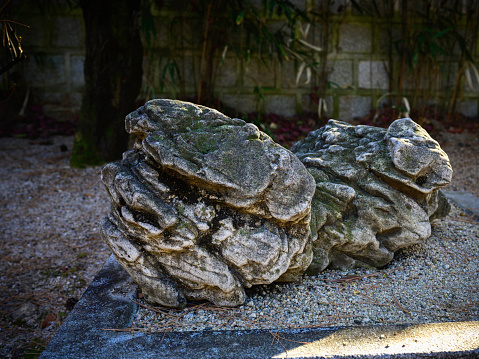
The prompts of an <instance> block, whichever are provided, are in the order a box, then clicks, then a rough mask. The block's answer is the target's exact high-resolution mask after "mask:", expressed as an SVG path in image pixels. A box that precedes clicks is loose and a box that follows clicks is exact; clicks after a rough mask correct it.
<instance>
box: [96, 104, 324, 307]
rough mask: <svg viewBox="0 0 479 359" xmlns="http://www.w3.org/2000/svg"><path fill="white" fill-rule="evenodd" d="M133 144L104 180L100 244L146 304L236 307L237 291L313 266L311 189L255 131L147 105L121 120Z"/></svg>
mask: <svg viewBox="0 0 479 359" xmlns="http://www.w3.org/2000/svg"><path fill="white" fill-rule="evenodd" d="M126 129H127V131H128V132H129V133H131V134H134V135H135V136H136V138H137V140H136V143H135V145H134V149H133V150H131V151H128V152H126V153H125V154H124V156H123V160H122V162H121V163H113V164H109V165H107V166H105V168H104V169H103V171H102V180H103V182H104V184H105V185H106V187H107V189H108V192H109V194H110V197H111V200H112V211H111V213H110V215H109V216H108V217H107V218H104V219H103V221H102V224H101V231H102V237H103V239H104V240H105V241H106V243H107V244H108V245H109V246H110V248H111V249H112V251H113V253H114V255H115V257H116V258H117V260H118V261H119V262H120V263H121V264H122V265H123V266H124V267H125V268H126V269H127V270H128V272H129V273H130V274H131V276H132V277H133V278H134V279H135V280H136V281H137V282H138V283H139V285H140V286H141V287H142V289H143V292H144V294H145V296H146V298H147V300H149V301H150V302H154V303H158V304H162V305H165V306H172V307H182V306H184V305H185V303H186V299H206V300H209V301H211V302H213V303H215V304H218V305H225V306H235V305H239V304H242V303H243V302H244V300H245V294H244V289H243V287H250V286H252V285H255V284H268V283H271V282H273V281H277V280H280V281H293V280H296V279H298V278H299V276H300V275H301V274H303V272H304V271H305V270H306V268H307V267H308V266H309V264H310V263H311V260H312V250H311V244H310V236H309V234H310V231H309V221H310V209H311V200H312V197H313V194H314V189H315V182H314V179H313V177H312V176H311V175H310V174H309V173H308V171H307V170H306V168H305V167H304V166H303V164H302V163H301V162H300V161H299V159H298V158H297V157H296V156H294V155H293V154H292V153H291V152H290V151H288V150H286V149H284V148H283V147H281V146H278V145H277V144H276V143H274V142H273V141H272V140H271V138H269V137H268V136H267V135H265V134H264V133H262V132H260V131H259V130H258V128H256V126H254V125H252V124H248V123H246V122H244V121H242V120H238V119H231V118H228V117H226V116H224V115H223V114H221V113H219V112H217V111H215V110H212V109H208V108H206V107H202V106H196V105H193V104H190V103H185V102H179V101H171V100H153V101H149V102H148V103H146V104H145V106H143V107H141V108H140V109H138V110H137V111H135V112H133V113H131V114H130V115H129V116H127V118H126Z"/></svg>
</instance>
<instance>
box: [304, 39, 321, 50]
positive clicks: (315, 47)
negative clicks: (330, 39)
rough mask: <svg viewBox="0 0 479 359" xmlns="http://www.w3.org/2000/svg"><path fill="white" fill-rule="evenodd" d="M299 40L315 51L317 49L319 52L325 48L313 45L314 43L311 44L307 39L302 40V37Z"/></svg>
mask: <svg viewBox="0 0 479 359" xmlns="http://www.w3.org/2000/svg"><path fill="white" fill-rule="evenodd" d="M298 42H299V43H301V44H303V45H304V46H306V47H308V48H310V49H312V50H314V51H317V52H321V51H323V48H322V47H319V46H315V45H312V44H310V43H309V42H306V41H304V40H302V39H298Z"/></svg>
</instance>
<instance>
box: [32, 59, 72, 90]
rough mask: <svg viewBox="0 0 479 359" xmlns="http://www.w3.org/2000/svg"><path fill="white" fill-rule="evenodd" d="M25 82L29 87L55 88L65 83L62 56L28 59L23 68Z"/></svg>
mask: <svg viewBox="0 0 479 359" xmlns="http://www.w3.org/2000/svg"><path fill="white" fill-rule="evenodd" d="M25 81H26V82H27V83H28V84H29V85H30V86H39V87H40V86H56V85H64V84H65V83H66V76H65V57H64V56H63V55H42V56H40V55H38V56H32V57H30V59H29V61H28V63H27V65H26V67H25Z"/></svg>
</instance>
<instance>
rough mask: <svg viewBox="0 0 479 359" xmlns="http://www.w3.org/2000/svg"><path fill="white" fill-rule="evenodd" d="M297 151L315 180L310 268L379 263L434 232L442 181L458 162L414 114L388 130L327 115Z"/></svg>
mask: <svg viewBox="0 0 479 359" xmlns="http://www.w3.org/2000/svg"><path fill="white" fill-rule="evenodd" d="M292 151H293V152H294V153H295V154H296V155H297V156H298V158H300V159H301V161H302V162H303V163H304V165H305V166H306V167H307V168H308V170H309V172H310V173H311V174H312V175H313V177H314V179H315V181H316V192H315V194H314V199H313V201H312V218H311V236H312V241H313V253H314V254H313V257H314V259H313V262H312V264H311V266H310V267H309V269H308V272H309V273H311V274H314V273H318V272H320V271H322V270H323V269H325V268H326V267H328V266H329V267H336V268H348V267H353V266H364V265H369V266H375V267H381V266H384V265H385V264H386V263H388V262H389V261H391V259H392V258H393V254H394V252H395V251H396V250H398V249H400V248H403V247H406V246H409V245H412V244H415V243H418V242H420V241H422V240H424V239H426V238H427V237H429V236H430V234H431V225H430V221H431V220H432V219H434V218H436V217H439V216H444V215H446V214H447V213H448V211H449V204H448V202H447V200H446V199H445V197H444V196H443V195H442V193H440V192H439V191H438V190H437V189H438V188H440V187H443V186H446V185H447V184H448V183H449V182H450V181H451V176H452V168H451V165H450V163H449V159H448V157H447V155H446V153H444V152H443V151H442V150H441V148H440V146H439V144H438V143H437V142H436V141H434V140H433V139H432V138H431V137H430V136H429V135H428V133H427V132H426V131H425V130H424V129H422V128H421V126H419V125H418V124H416V123H414V122H413V121H412V120H411V119H401V120H397V121H395V122H393V123H392V124H391V126H390V127H389V128H388V129H387V130H385V129H381V128H375V127H370V126H351V125H349V124H347V123H345V122H340V121H334V120H330V121H329V123H328V124H327V125H326V126H325V127H323V128H321V129H319V130H317V131H314V132H312V133H310V134H309V135H308V137H307V138H306V139H305V140H303V141H300V142H298V143H297V144H296V145H295V146H294V147H293V149H292Z"/></svg>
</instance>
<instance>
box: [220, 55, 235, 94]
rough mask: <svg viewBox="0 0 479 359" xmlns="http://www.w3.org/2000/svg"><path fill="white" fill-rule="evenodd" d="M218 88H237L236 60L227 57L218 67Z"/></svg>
mask: <svg viewBox="0 0 479 359" xmlns="http://www.w3.org/2000/svg"><path fill="white" fill-rule="evenodd" d="M215 85H216V86H217V87H230V86H236V59H235V58H234V57H227V58H225V61H224V62H223V63H222V64H221V65H220V66H219V67H218V74H217V76H216V84H215Z"/></svg>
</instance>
